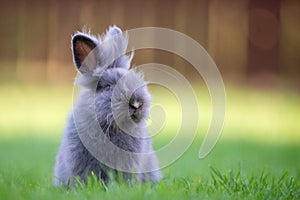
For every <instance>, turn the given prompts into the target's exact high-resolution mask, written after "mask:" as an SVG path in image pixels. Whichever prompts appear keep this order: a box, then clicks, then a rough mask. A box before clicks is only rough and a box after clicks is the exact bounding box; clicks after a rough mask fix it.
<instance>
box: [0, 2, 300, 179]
mask: <svg viewBox="0 0 300 200" xmlns="http://www.w3.org/2000/svg"><path fill="white" fill-rule="evenodd" d="M299 19H300V1H298V0H272V1H271V0H226V1H223V0H198V1H197V0H190V1H188V0H186V1H185V0H163V1H158V0H152V1H138V0H129V1H117V0H107V1H106V0H94V1H92V0H89V1H59V0H51V1H36V0H10V1H1V8H0V27H1V28H0V41H1V48H0V69H1V73H0V143H1V144H0V149H1V151H0V159H1V163H0V171H2V173H8V174H11V175H13V174H15V173H17V174H19V176H25V177H26V174H27V175H28V174H31V175H28V176H30V177H33V179H34V180H36V181H37V182H38V180H39V179H40V177H46V179H47V181H49V182H51V176H52V167H53V165H54V157H55V153H56V150H57V148H58V145H59V141H60V138H61V134H62V131H63V127H64V125H65V120H66V116H67V114H68V112H69V111H70V109H71V108H72V98H73V96H72V91H73V90H72V86H73V79H74V77H75V75H76V70H75V68H74V67H73V63H72V56H71V49H70V46H71V45H70V41H71V36H72V34H74V33H75V32H76V31H78V30H82V28H83V27H87V28H90V29H91V32H92V33H95V34H99V33H103V32H104V31H105V30H106V29H107V27H108V26H109V25H113V24H116V25H118V26H120V27H121V28H122V29H124V30H126V29H128V30H129V29H133V28H139V27H144V26H146V27H147V26H154V27H164V28H169V29H173V30H176V31H180V32H182V33H184V34H186V35H188V36H190V37H191V38H193V39H194V40H196V41H197V42H198V43H199V44H201V45H202V46H203V47H204V48H205V49H206V50H207V52H208V53H209V55H210V56H211V57H212V59H213V60H214V61H215V63H216V65H217V66H218V68H219V70H220V73H221V75H222V77H223V79H224V83H225V87H226V93H227V108H226V109H227V113H226V120H225V124H224V130H223V132H222V136H221V138H220V141H219V143H218V144H217V146H216V148H215V149H214V151H213V152H212V153H211V154H210V155H209V156H208V157H207V158H206V159H204V160H203V161H200V160H198V159H197V153H198V151H199V146H200V144H201V142H202V139H203V137H204V135H205V133H206V131H207V128H208V126H209V122H210V117H211V103H210V96H209V93H208V91H207V89H206V86H205V83H204V82H203V80H202V78H201V76H200V75H199V74H197V73H196V71H195V69H194V68H193V66H191V65H190V64H189V63H187V62H186V61H185V60H184V59H182V58H180V57H179V56H177V55H173V54H171V53H169V52H164V51H159V50H153V49H144V50H139V51H136V52H135V58H134V60H133V63H135V64H136V65H141V64H145V63H148V62H155V63H161V64H165V65H168V66H171V67H173V68H174V69H176V70H178V71H179V72H180V73H181V74H183V75H184V76H185V77H186V78H187V79H188V80H189V81H190V82H191V83H192V85H193V87H194V89H195V93H196V95H197V98H198V101H199V108H200V123H199V125H200V126H199V130H198V132H199V134H198V135H199V136H197V138H196V140H195V142H194V146H192V148H191V150H189V151H188V152H187V154H186V155H185V156H183V157H182V158H181V160H179V162H177V163H175V164H174V165H172V167H170V168H167V169H165V174H166V175H170V176H174V175H175V176H176V175H181V176H188V175H191V176H194V175H195V174H204V175H205V174H206V173H207V172H206V171H207V165H208V164H214V165H216V166H217V167H219V168H221V169H224V170H227V169H234V168H239V167H240V166H241V165H242V167H244V168H246V169H249V173H250V172H251V170H256V169H263V168H264V167H267V169H269V171H271V172H274V173H275V174H276V173H280V172H282V171H284V170H288V171H291V173H298V174H300V170H299V167H300V126H299V119H300V79H299V75H300V20H299ZM154 39H155V38H154ZM182 48H188V47H186V46H185V45H184V44H182ZM152 92H153V96H154V100H155V102H156V103H160V104H162V105H165V110H166V116H167V120H169V121H166V127H165V129H163V130H162V131H161V133H160V134H158V135H160V136H157V138H154V145H155V147H157V148H158V147H160V146H163V145H164V144H167V143H168V141H169V139H170V138H172V137H174V133H175V132H176V129H177V128H178V125H180V123H178V122H180V112H179V111H180V108H178V104H177V101H176V98H175V97H174V95H172V94H170V92H167V91H163V92H161V88H153V90H152ZM174 98H175V99H174ZM168 117H169V118H168ZM187 131H188V130H187ZM37 158H38V159H37ZM180 163H181V164H180ZM20 168H21V169H20ZM7 169H16V170H15V171H14V170H7ZM17 169H18V170H17ZM199 171H201V173H200V172H199ZM24 174H25V175H24ZM32 174H35V175H32ZM8 176H9V175H8ZM47 181H46V182H47Z"/></svg>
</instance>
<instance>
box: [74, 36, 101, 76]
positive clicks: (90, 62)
mask: <svg viewBox="0 0 300 200" xmlns="http://www.w3.org/2000/svg"><path fill="white" fill-rule="evenodd" d="M96 46H97V42H96V39H94V38H93V37H91V36H89V35H88V34H84V33H80V32H79V33H76V34H75V35H74V36H73V37H72V53H73V60H74V64H75V66H76V67H77V69H78V70H79V71H80V72H81V73H86V72H91V71H93V69H95V66H96V64H97V59H96V55H97V53H96V49H95V48H96Z"/></svg>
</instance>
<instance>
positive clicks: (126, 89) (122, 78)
mask: <svg viewBox="0 0 300 200" xmlns="http://www.w3.org/2000/svg"><path fill="white" fill-rule="evenodd" d="M127 44H128V37H127V33H122V31H121V30H120V29H119V28H118V27H116V26H113V27H110V28H109V29H108V31H107V32H106V34H105V35H103V36H99V37H95V36H93V35H91V34H89V33H87V32H78V33H76V34H75V35H74V36H73V37H72V52H73V60H74V64H75V66H76V68H77V70H78V71H79V72H80V75H79V76H78V77H77V79H76V82H75V83H76V84H77V85H80V86H82V87H84V88H86V89H88V90H90V91H94V102H92V103H94V106H95V107H94V109H95V112H96V116H97V119H98V121H99V123H100V126H101V128H102V129H103V130H104V132H109V131H110V130H111V129H116V128H120V129H122V130H124V131H125V132H131V130H133V129H134V128H137V127H140V126H144V125H145V121H146V119H147V118H148V115H149V107H150V102H151V96H150V94H149V92H148V90H147V87H146V83H145V82H144V78H143V74H141V73H140V72H136V71H135V70H129V67H130V63H131V60H132V58H133V53H131V55H129V56H128V55H126V54H125V53H126V49H127Z"/></svg>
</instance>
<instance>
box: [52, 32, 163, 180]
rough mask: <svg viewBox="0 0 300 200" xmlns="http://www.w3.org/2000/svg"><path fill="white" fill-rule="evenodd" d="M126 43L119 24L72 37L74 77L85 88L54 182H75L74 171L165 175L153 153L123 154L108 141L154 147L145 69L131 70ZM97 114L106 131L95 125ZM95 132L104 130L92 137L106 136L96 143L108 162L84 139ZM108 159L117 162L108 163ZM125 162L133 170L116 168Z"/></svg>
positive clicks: (129, 147) (131, 147)
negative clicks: (148, 123)
mask: <svg viewBox="0 0 300 200" xmlns="http://www.w3.org/2000/svg"><path fill="white" fill-rule="evenodd" d="M127 43H128V37H127V34H126V33H125V34H122V31H121V30H120V29H119V28H118V27H116V26H113V27H110V28H109V30H108V31H107V32H106V34H105V35H103V36H99V37H95V36H93V35H90V34H89V33H87V32H78V33H76V34H75V35H74V36H73V37H72V52H73V58H74V63H75V66H76V67H77V69H78V70H79V72H80V75H79V76H78V77H77V79H76V81H75V82H76V84H77V85H80V86H82V91H81V92H80V94H79V96H78V99H77V101H76V103H75V104H74V108H73V111H72V113H71V114H70V116H69V119H68V123H67V126H66V129H65V132H64V135H63V138H62V142H61V146H60V148H59V151H58V153H57V156H56V164H55V169H54V184H55V185H61V184H71V185H73V184H74V178H75V177H79V178H80V179H82V180H84V181H86V178H87V176H88V175H89V174H91V173H94V174H95V175H97V176H98V178H99V179H102V180H104V181H108V180H109V174H110V173H122V174H123V178H126V179H129V180H131V179H132V177H137V180H138V181H141V182H144V181H147V180H150V181H153V182H157V181H159V180H160V179H161V173H160V171H159V166H158V161H157V158H156V156H155V155H154V154H149V155H148V156H145V157H141V156H138V157H136V156H132V157H130V156H129V157H128V158H127V157H126V158H124V157H123V156H122V155H123V154H118V153H117V152H113V151H110V149H107V147H106V144H107V143H109V142H111V143H112V144H113V145H115V146H116V147H118V148H120V149H122V150H124V151H126V152H133V153H146V154H147V153H151V152H153V149H152V143H151V139H150V137H149V133H148V131H147V129H146V122H145V120H146V119H147V118H148V115H149V106H150V102H151V95H150V94H149V92H148V90H147V87H146V86H145V83H144V81H143V76H142V74H140V73H137V72H135V71H133V70H130V71H129V70H128V69H129V67H130V62H131V59H132V57H133V54H131V55H130V56H127V55H125V52H126V49H127ZM75 113H76V116H75ZM95 120H96V123H97V125H98V126H99V129H100V128H101V129H102V131H99V129H95V126H94V125H93V122H94V121H95ZM79 126H80V127H81V128H79ZM91 133H92V134H94V135H97V134H98V135H99V134H102V136H103V135H104V137H94V140H97V139H98V140H99V138H100V139H101V138H102V140H103V141H97V142H98V143H97V144H98V145H99V144H101V145H100V146H99V147H97V149H98V150H99V149H100V154H99V155H101V158H100V160H104V161H108V162H107V163H101V162H100V161H99V159H97V158H96V157H95V155H94V154H93V152H90V151H89V150H88V149H89V148H87V147H88V146H87V145H85V144H84V143H83V141H82V137H83V138H87V137H88V135H89V134H91ZM80 134H81V135H80ZM106 140H107V141H106ZM91 142H92V141H91ZM116 160H117V161H120V162H116ZM109 161H111V162H109ZM110 163H118V165H119V166H118V165H117V164H116V165H115V166H108V165H110ZM124 166H125V167H126V169H129V170H127V171H125V172H124V171H121V172H120V171H118V170H117V169H120V168H124ZM135 172H138V173H137V174H136V176H132V174H134V173H135Z"/></svg>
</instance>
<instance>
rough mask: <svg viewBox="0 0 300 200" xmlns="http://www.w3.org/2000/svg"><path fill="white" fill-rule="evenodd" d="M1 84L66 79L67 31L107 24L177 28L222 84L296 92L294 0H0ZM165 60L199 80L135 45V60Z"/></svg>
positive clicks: (172, 59) (298, 41) (298, 34)
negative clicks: (196, 45) (217, 72)
mask: <svg viewBox="0 0 300 200" xmlns="http://www.w3.org/2000/svg"><path fill="white" fill-rule="evenodd" d="M0 10H1V12H0V26H1V29H0V38H1V39H0V40H1V48H0V68H1V73H0V80H1V82H14V81H15V82H22V83H23V82H37V81H43V82H50V83H61V82H66V81H67V82H68V81H71V80H72V78H73V77H74V75H75V73H76V72H75V70H74V68H73V66H72V57H71V50H70V39H71V35H72V34H73V33H75V32H76V31H77V30H81V29H82V27H84V26H86V27H88V28H91V31H92V32H93V33H96V34H98V33H103V32H104V31H105V30H106V29H107V27H108V26H109V25H113V24H116V25H118V26H120V27H121V28H122V29H133V28H138V27H143V26H157V27H165V28H170V29H174V30H177V31H180V32H182V33H185V34H187V35H188V36H190V37H192V38H193V39H195V40H196V41H198V42H199V43H200V44H201V45H202V46H203V47H204V48H205V49H206V50H207V51H208V52H209V54H210V55H211V56H212V58H213V59H214V61H215V62H216V64H217V66H218V67H219V70H220V71H221V73H222V75H223V77H224V79H225V81H228V82H230V81H233V82H243V83H247V84H249V83H250V84H255V85H258V86H263V85H267V86H281V85H285V84H287V85H292V86H293V87H295V88H298V89H300V86H299V83H300V82H299V80H298V79H299V78H298V77H299V74H300V1H299V0H273V1H271V0H211V1H209V0H199V1H196V0H193V1H185V0H161V1H158V0H153V1H138V0H129V1H111V0H100V1H99V0H90V1H60V0H52V1H36V0H10V1H2V2H1V8H0ZM146 62H157V63H162V64H167V65H170V66H172V67H174V68H176V69H177V70H179V71H180V72H181V73H183V74H184V75H185V76H186V77H189V78H191V79H193V80H197V78H199V77H197V76H195V75H194V74H195V73H194V70H193V67H192V66H189V64H188V63H186V62H185V61H184V60H183V59H181V58H179V57H178V56H176V55H172V54H170V53H168V52H163V51H158V50H141V51H139V52H136V56H135V59H134V63H136V64H137V65H139V64H144V63H146Z"/></svg>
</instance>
